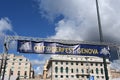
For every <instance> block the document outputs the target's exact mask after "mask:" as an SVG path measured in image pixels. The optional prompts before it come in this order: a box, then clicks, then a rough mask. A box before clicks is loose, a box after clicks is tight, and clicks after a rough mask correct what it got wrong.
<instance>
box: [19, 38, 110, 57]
mask: <svg viewBox="0 0 120 80" xmlns="http://www.w3.org/2000/svg"><path fill="white" fill-rule="evenodd" d="M17 50H18V52H20V53H39V54H65V55H86V56H100V57H102V56H106V57H109V55H110V52H109V47H108V46H106V45H91V44H62V43H56V42H35V41H26V40H18V47H17Z"/></svg>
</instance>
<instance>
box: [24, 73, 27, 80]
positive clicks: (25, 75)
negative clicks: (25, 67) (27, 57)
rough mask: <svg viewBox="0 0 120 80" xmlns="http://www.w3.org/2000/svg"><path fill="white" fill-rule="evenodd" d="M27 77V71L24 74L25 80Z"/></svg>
mask: <svg viewBox="0 0 120 80" xmlns="http://www.w3.org/2000/svg"><path fill="white" fill-rule="evenodd" d="M26 77H27V71H25V73H24V78H25V79H26Z"/></svg>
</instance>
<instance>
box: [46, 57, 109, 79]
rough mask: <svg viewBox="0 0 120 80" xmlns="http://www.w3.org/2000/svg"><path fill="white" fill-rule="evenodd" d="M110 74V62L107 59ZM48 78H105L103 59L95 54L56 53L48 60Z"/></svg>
mask: <svg viewBox="0 0 120 80" xmlns="http://www.w3.org/2000/svg"><path fill="white" fill-rule="evenodd" d="M106 61H107V69H108V76H109V79H111V74H110V62H109V60H108V59H107V60H106ZM46 68H47V77H46V78H47V79H51V80H88V78H89V77H93V78H94V80H105V72H104V65H103V59H102V58H100V57H95V56H75V55H54V56H52V57H51V59H50V60H49V61H48V64H47V66H46Z"/></svg>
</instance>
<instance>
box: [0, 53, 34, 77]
mask: <svg viewBox="0 0 120 80" xmlns="http://www.w3.org/2000/svg"><path fill="white" fill-rule="evenodd" d="M0 56H1V58H2V57H3V54H1V55H0ZM4 64H5V63H4V62H3V63H1V65H2V68H1V73H3V70H4ZM33 75H34V71H33V69H32V66H31V63H30V61H29V60H28V59H26V58H25V57H24V56H15V55H14V54H8V55H7V61H6V68H5V77H8V78H10V77H12V76H14V77H19V78H27V79H28V78H32V77H33ZM1 76H2V74H1Z"/></svg>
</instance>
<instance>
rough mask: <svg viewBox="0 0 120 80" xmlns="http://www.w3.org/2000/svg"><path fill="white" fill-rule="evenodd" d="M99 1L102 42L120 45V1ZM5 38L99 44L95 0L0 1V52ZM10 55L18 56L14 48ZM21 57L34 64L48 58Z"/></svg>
mask: <svg viewBox="0 0 120 80" xmlns="http://www.w3.org/2000/svg"><path fill="white" fill-rule="evenodd" d="M98 2H99V8H100V17H101V25H102V30H103V37H104V41H107V42H114V43H116V42H117V43H120V36H119V34H120V29H119V28H120V9H119V7H120V5H119V4H120V0H98ZM5 35H18V36H28V37H29V36H30V37H40V38H54V39H67V40H73V39H74V40H80V41H99V32H98V24H97V14H96V4H95V0H0V37H1V38H0V52H1V53H2V52H3V40H4V36H5ZM11 53H15V54H18V53H17V52H16V48H14V50H11ZM19 55H21V54H19ZM22 55H25V56H26V57H28V58H29V59H30V60H31V61H32V62H35V63H36V64H34V65H43V62H44V61H45V60H46V59H48V58H49V56H50V55H38V56H36V55H34V54H22ZM32 55H34V57H33V56H32ZM39 61H40V63H41V64H40V63H39ZM41 68H42V67H41V66H39V67H35V69H36V71H39V70H40V69H41Z"/></svg>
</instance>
